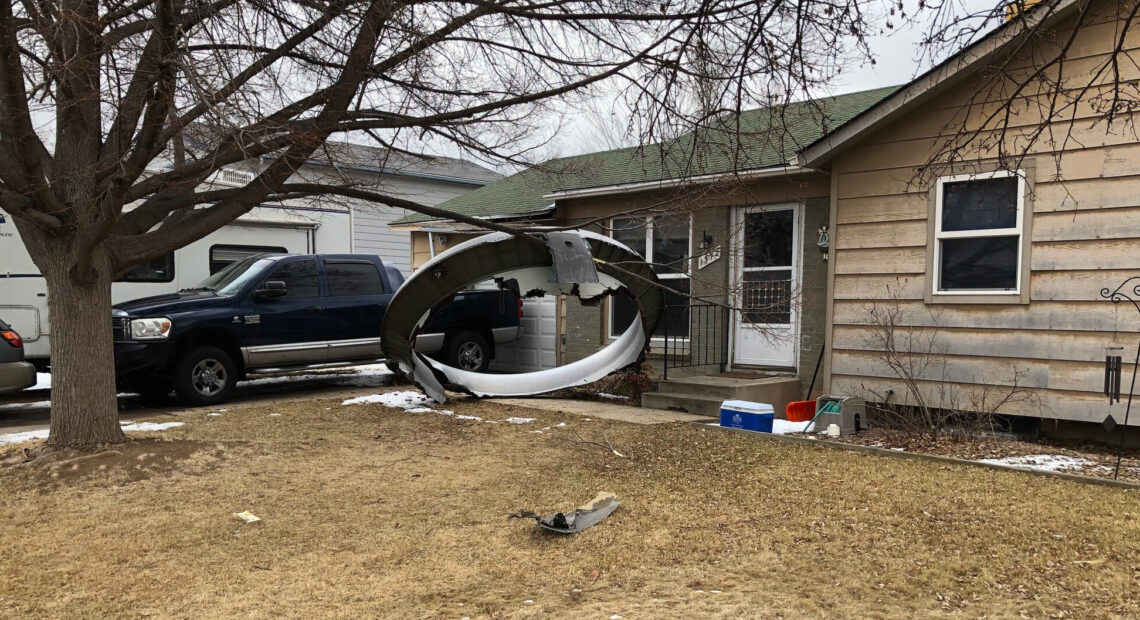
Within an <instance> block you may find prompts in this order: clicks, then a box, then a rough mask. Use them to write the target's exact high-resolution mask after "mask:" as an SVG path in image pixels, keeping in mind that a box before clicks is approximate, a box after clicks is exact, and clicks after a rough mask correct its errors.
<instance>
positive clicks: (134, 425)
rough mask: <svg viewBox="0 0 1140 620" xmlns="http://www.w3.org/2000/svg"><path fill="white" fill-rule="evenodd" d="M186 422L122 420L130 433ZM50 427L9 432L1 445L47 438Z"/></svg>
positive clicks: (2, 437) (166, 427) (162, 429)
mask: <svg viewBox="0 0 1140 620" xmlns="http://www.w3.org/2000/svg"><path fill="white" fill-rule="evenodd" d="M185 424H186V423H185V422H161V423H159V422H122V423H121V425H122V427H123V430H124V431H125V432H128V433H143V432H149V431H165V430H167V429H170V428H175V427H178V426H184V425H185ZM47 436H48V429H46V428H45V429H40V430H36V431H25V432H23V433H8V434H7V435H0V446H3V445H7V444H13V443H21V442H25V441H31V440H33V439H47Z"/></svg>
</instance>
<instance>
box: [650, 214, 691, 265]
mask: <svg viewBox="0 0 1140 620" xmlns="http://www.w3.org/2000/svg"><path fill="white" fill-rule="evenodd" d="M652 226H653V252H652V254H653V256H652V260H653V270H654V271H656V272H657V273H688V266H687V262H688V258H689V216H688V215H673V216H667V217H662V218H658V219H655V220H653V223H652Z"/></svg>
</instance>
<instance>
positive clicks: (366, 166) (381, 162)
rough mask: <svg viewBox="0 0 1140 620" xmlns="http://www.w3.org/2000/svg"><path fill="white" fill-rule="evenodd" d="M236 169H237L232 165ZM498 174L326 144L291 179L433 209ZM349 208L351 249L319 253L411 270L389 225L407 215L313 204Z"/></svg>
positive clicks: (402, 237) (464, 164)
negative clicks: (365, 257)
mask: <svg viewBox="0 0 1140 620" xmlns="http://www.w3.org/2000/svg"><path fill="white" fill-rule="evenodd" d="M267 164H268V162H266V161H257V162H246V163H245V164H243V165H242V166H241V167H243V168H245V169H247V170H251V171H253V172H257V171H259V170H260V169H261V168H263V167H264V166H265V165H267ZM235 167H237V166H235ZM501 176H502V175H500V174H499V173H497V172H495V171H493V170H490V169H488V168H484V167H483V166H480V165H478V164H476V163H473V162H470V161H466V160H462V159H456V158H452V157H439V156H435V155H411V154H407V153H401V152H398V151H393V150H389V149H384V148H378V147H372V146H364V145H359V144H351V143H347V142H329V143H326V144H325V145H324V146H323V147H322V148H321V150H319V151H318V152H317V153H314V155H313V157H312V158H310V160H309V161H308V162H306V164H305V165H304V166H302V167H301V169H300V170H299V171H298V173H297V175H296V178H297V179H299V180H304V181H307V182H314V183H330V184H331V183H351V184H353V185H355V186H359V187H361V188H362V189H368V190H371V191H375V192H377V193H380V194H387V195H391V196H393V197H396V198H402V199H405V200H411V201H413V202H418V203H420V204H423V205H427V206H435V205H438V204H440V203H442V202H445V201H447V200H450V199H452V198H455V197H456V196H461V195H463V194H465V193H467V192H470V191H471V190H474V189H477V188H480V187H482V186H484V185H486V184H487V183H490V182H492V181H495V180H497V179H499V178H501ZM321 201H323V202H326V203H329V204H333V205H335V206H336V207H340V208H343V207H345V206H351V207H352V213H353V222H352V230H353V234H352V241H353V243H352V245H353V247H351V248H336V249H332V248H329V249H322V250H321V251H328V252H332V251H337V252H364V253H373V254H377V255H379V256H382V257H383V258H384V259H385V260H390V261H392V262H393V263H394V264H395V265H396V266H397V267H398V268H399V269H400V270H401V271H403V272H405V273H406V272H408V271H409V270H410V269H411V266H412V265H411V257H412V249H411V239H410V237H409V235H408V233H407V232H406V231H401V230H393V229H391V228H389V226H388V223H389V222H391V221H392V220H395V219H398V218H401V217H403V216H405V215H407V214H408V211H406V210H404V209H401V208H398V207H390V206H386V205H381V204H375V203H369V202H365V201H361V200H353V199H349V198H343V197H326V198H322V199H320V201H318V202H321Z"/></svg>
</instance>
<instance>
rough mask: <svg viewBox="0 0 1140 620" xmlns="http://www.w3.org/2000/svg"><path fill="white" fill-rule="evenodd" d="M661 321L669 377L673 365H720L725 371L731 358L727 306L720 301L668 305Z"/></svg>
mask: <svg viewBox="0 0 1140 620" xmlns="http://www.w3.org/2000/svg"><path fill="white" fill-rule="evenodd" d="M661 323H662V326H663V331H664V333H663V335H662V338H663V339H664V342H663V345H664V346H663V348H662V356H663V358H664V359H663V366H664V378H665V379H668V378H669V369H670V368H692V367H697V366H719V367H720V370H721V372H724V369H725V367H726V365H727V361H728V331H727V330H728V308H725V307H724V306H720V305H717V304H684V305H674V306H666V307H665V316H664V317H662V319H661ZM686 327H687V329H684V328H686ZM655 340H656V339H655Z"/></svg>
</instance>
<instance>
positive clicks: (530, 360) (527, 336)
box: [491, 297, 558, 372]
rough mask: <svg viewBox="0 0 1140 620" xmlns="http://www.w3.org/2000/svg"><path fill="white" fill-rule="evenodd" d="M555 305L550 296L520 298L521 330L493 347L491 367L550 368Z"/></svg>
mask: <svg viewBox="0 0 1140 620" xmlns="http://www.w3.org/2000/svg"><path fill="white" fill-rule="evenodd" d="M556 313H557V304H556V303H555V298H554V297H538V298H535V299H524V300H523V317H522V318H521V319H519V325H521V326H522V333H521V334H520V335H519V338H518V340H516V341H515V342H513V343H511V344H504V345H499V346H497V347H496V348H495V359H494V361H492V362H491V370H497V371H500V372H533V371H536V370H545V369H547V368H554V367H555V366H557V365H558V357H557V344H558V338H557V331H558V330H557V327H556V326H557V321H556V320H555V317H556Z"/></svg>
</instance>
